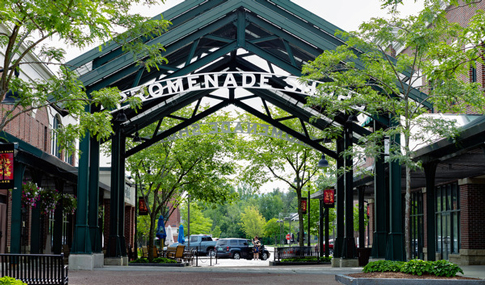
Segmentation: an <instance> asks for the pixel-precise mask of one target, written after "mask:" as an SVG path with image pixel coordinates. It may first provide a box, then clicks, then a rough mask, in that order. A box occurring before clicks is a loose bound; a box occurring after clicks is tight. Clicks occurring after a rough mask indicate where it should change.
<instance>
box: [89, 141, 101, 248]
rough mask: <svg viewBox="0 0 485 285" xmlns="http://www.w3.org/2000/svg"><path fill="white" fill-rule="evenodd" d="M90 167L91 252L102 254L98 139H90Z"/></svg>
mask: <svg viewBox="0 0 485 285" xmlns="http://www.w3.org/2000/svg"><path fill="white" fill-rule="evenodd" d="M90 143H91V145H90V150H91V151H90V158H89V160H90V167H89V209H88V224H89V234H90V238H91V250H92V252H95V253H100V252H102V250H103V245H102V244H101V229H100V227H99V224H98V214H99V154H100V146H99V141H98V140H96V138H91V139H90Z"/></svg>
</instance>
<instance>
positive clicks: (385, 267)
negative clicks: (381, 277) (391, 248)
mask: <svg viewBox="0 0 485 285" xmlns="http://www.w3.org/2000/svg"><path fill="white" fill-rule="evenodd" d="M403 263H404V262H403V261H392V260H377V261H373V262H369V263H368V264H367V265H366V266H364V269H363V270H362V271H363V272H366V273H368V272H398V271H400V270H401V266H402V265H403Z"/></svg>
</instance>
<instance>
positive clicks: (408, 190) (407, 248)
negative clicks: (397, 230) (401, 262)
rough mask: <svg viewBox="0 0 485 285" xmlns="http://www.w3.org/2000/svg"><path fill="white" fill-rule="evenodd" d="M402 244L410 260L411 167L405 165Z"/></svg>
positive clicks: (407, 258)
mask: <svg viewBox="0 0 485 285" xmlns="http://www.w3.org/2000/svg"><path fill="white" fill-rule="evenodd" d="M404 205H405V206H404V207H405V213H404V245H405V251H406V260H411V169H410V168H409V166H406V194H405V195H404Z"/></svg>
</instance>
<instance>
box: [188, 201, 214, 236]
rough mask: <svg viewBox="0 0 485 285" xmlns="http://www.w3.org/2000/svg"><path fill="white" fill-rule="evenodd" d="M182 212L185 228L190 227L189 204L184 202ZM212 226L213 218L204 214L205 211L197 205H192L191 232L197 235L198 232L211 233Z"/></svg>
mask: <svg viewBox="0 0 485 285" xmlns="http://www.w3.org/2000/svg"><path fill="white" fill-rule="evenodd" d="M181 214H182V220H183V223H182V224H183V225H184V229H187V230H188V229H189V224H188V222H189V217H188V208H187V205H186V204H184V205H183V206H182V207H181ZM211 228H212V219H210V218H207V217H205V216H204V213H203V212H202V211H201V210H200V209H199V207H197V205H193V206H191V207H190V234H191V235H197V234H204V235H206V234H209V233H210V232H211Z"/></svg>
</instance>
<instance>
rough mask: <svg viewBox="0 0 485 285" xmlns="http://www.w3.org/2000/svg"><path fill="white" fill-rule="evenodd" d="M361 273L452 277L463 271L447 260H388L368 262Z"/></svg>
mask: <svg viewBox="0 0 485 285" xmlns="http://www.w3.org/2000/svg"><path fill="white" fill-rule="evenodd" d="M362 271H363V272H387V271H393V272H397V271H400V272H402V273H407V274H412V275H419V276H421V275H423V274H431V275H436V276H446V277H453V276H455V275H456V274H457V273H458V272H460V273H461V274H463V270H462V269H461V268H460V267H459V266H458V265H456V264H454V263H451V262H449V261H447V260H438V261H424V260H420V259H413V260H410V261H408V262H402V261H390V260H378V261H373V262H369V263H368V264H367V265H366V266H365V267H364V269H363V270H362Z"/></svg>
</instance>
